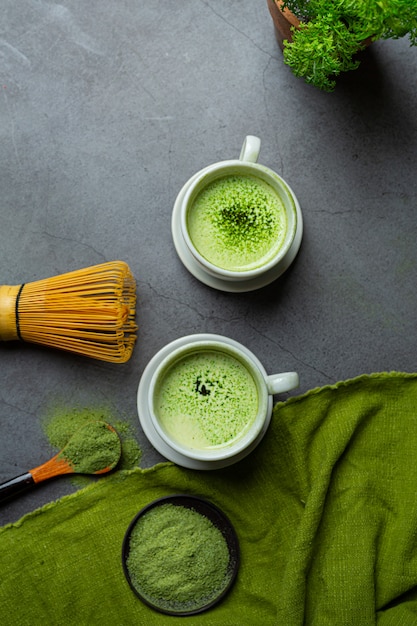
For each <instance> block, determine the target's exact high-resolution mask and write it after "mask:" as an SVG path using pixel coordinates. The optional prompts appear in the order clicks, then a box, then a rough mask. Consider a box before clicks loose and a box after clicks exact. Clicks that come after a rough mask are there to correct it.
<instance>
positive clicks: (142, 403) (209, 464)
mask: <svg viewBox="0 0 417 626" xmlns="http://www.w3.org/2000/svg"><path fill="white" fill-rule="evenodd" d="M193 339H195V340H196V341H198V340H200V341H206V340H217V339H221V341H223V342H226V343H228V344H229V345H232V346H235V347H237V348H239V349H240V350H241V349H242V345H241V344H240V343H238V342H236V341H234V340H233V339H230V338H229V337H223V336H220V335H214V334H198V335H193ZM189 343H190V336H186V337H180V338H179V339H176V340H175V341H172V342H171V343H169V344H167V345H166V346H165V347H164V348H162V349H161V350H160V351H159V352H157V353H156V354H155V356H154V357H153V358H152V359H151V360H150V361H149V363H148V365H147V366H146V367H145V370H144V372H143V374H142V377H141V379H140V382H139V387H138V394H137V406H138V414H139V421H140V424H141V426H142V429H143V432H144V433H145V435H146V437H147V438H148V440H149V441H150V443H151V444H152V445H153V447H154V448H155V449H156V450H158V452H159V453H160V454H162V456H164V457H165V458H167V459H168V460H169V461H172V462H173V463H176V464H177V465H181V466H182V467H186V468H188V469H199V470H213V469H220V468H222V467H228V466H229V465H233V464H234V463H237V462H238V461H240V460H241V459H243V458H244V457H246V456H247V455H248V454H249V453H250V452H252V450H254V449H255V448H256V446H257V445H258V444H259V443H260V441H261V440H262V439H263V437H264V435H265V433H266V431H267V430H268V426H269V424H270V421H271V416H272V404H273V398H272V396H269V398H268V418H267V419H266V420H265V423H264V425H263V427H262V430H261V431H260V433H259V435H258V436H257V437H256V439H255V440H254V441H253V442H252V443H251V445H250V446H248V447H247V448H245V450H242V451H241V452H240V453H239V454H236V455H235V456H233V457H230V458H227V459H221V460H218V461H199V460H197V459H192V458H189V457H187V456H184V455H183V454H181V453H180V452H177V451H176V450H174V449H173V448H171V447H170V446H169V445H168V444H167V443H166V441H164V439H162V437H161V436H160V435H159V433H158V432H157V431H156V429H155V427H154V425H153V423H152V420H151V416H150V413H149V404H148V390H149V386H150V381H151V378H152V376H153V373H154V371H155V370H156V368H157V367H158V365H159V364H160V363H161V361H162V360H163V359H164V358H165V357H166V356H167V355H168V354H169V353H170V352H171V351H172V350H174V349H176V348H179V347H181V346H183V345H186V344H189ZM245 349H246V348H245ZM251 356H252V358H253V359H254V360H255V361H256V363H257V365H258V367H259V369H260V370H261V372H262V373H264V374H265V377H266V376H267V374H266V371H265V369H264V367H263V366H262V364H261V362H260V361H259V360H258V359H257V357H256V356H255V355H254V354H252V353H251Z"/></svg>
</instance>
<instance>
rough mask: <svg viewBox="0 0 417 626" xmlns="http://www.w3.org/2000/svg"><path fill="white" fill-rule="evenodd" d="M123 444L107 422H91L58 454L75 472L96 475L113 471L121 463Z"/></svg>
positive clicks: (77, 432) (79, 430) (76, 433)
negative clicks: (106, 470)
mask: <svg viewBox="0 0 417 626" xmlns="http://www.w3.org/2000/svg"><path fill="white" fill-rule="evenodd" d="M121 447H122V446H121V442H120V439H119V435H118V434H117V432H116V431H115V430H113V429H111V428H109V425H108V424H107V422H101V421H96V420H95V421H90V422H87V423H86V424H85V425H84V426H83V427H82V428H79V429H78V430H77V431H76V432H75V434H74V435H73V436H72V437H71V438H70V440H69V441H68V443H67V444H66V446H65V447H64V448H63V450H61V452H60V453H59V454H58V459H62V460H64V461H67V462H68V464H69V465H70V466H71V467H72V468H73V470H74V472H76V473H79V474H94V473H95V472H99V471H102V470H105V469H113V468H114V467H116V465H117V463H118V462H119V459H120V455H121V451H122V450H121Z"/></svg>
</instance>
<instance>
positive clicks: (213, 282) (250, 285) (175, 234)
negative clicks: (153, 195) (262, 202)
mask: <svg viewBox="0 0 417 626" xmlns="http://www.w3.org/2000/svg"><path fill="white" fill-rule="evenodd" d="M206 169H209V168H204V169H202V170H200V171H199V172H197V173H196V174H194V176H192V177H191V178H190V179H189V180H188V181H187V182H186V183H185V185H184V186H183V188H182V189H181V191H180V192H179V194H178V196H177V198H176V200H175V204H174V209H173V211H172V219H171V230H172V238H173V241H174V246H175V249H176V251H177V254H178V256H179V257H180V259H181V261H182V262H183V264H184V265H185V267H186V268H187V270H188V271H189V272H190V273H191V274H192V275H193V276H194V277H195V278H197V279H198V280H199V281H201V282H202V283H204V284H205V285H208V286H209V287H213V288H214V289H219V290H220V291H229V292H234V293H242V292H245V291H254V290H255V289H261V287H266V285H269V284H270V283H272V282H273V281H274V280H276V279H277V278H279V277H280V276H281V275H282V274H283V273H284V272H285V271H286V270H287V269H288V268H289V266H290V265H291V263H292V262H293V261H294V259H295V257H296V256H297V253H298V250H299V248H300V245H301V240H302V237H303V216H302V212H301V208H300V205H299V203H298V200H297V198H296V197H295V195H294V192H293V191H292V189H291V188H290V187H289V186H288V183H287V182H286V183H285V184H286V186H287V187H288V189H289V191H290V192H291V194H292V196H293V200H294V204H295V207H296V212H297V227H296V231H295V235H294V239H293V242H292V244H291V247H290V249H289V250H288V252H287V254H286V255H285V256H284V258H283V259H282V260H281V261H280V262H279V263H277V265H275V267H273V268H271V269H270V270H269V271H268V272H265V274H262V275H260V276H257V277H256V278H252V279H251V280H242V281H229V280H222V279H220V278H216V277H215V276H212V275H211V274H209V273H208V272H205V271H204V270H203V268H202V267H201V266H200V265H198V264H197V262H196V261H195V259H194V257H193V255H192V254H191V252H190V251H189V249H188V247H187V245H186V243H185V241H184V237H183V235H182V232H181V220H180V210H181V204H182V199H183V197H184V195H185V194H186V192H187V189H188V187H189V186H190V185H191V184H192V183H193V182H194V180H195V179H196V178H197V176H200V175H201V174H202V173H203V172H204V171H205V170H206Z"/></svg>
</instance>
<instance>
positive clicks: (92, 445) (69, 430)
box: [42, 403, 141, 481]
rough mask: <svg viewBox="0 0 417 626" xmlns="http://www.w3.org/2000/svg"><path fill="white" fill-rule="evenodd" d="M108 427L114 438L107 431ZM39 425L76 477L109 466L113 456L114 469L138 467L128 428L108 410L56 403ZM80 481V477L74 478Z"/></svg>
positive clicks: (137, 451) (136, 449) (138, 453)
mask: <svg viewBox="0 0 417 626" xmlns="http://www.w3.org/2000/svg"><path fill="white" fill-rule="evenodd" d="M108 424H110V425H111V426H112V427H113V428H114V429H115V430H116V432H117V434H116V433H114V432H113V431H112V430H109V428H107V425H108ZM42 425H43V430H44V432H45V434H46V436H47V437H48V440H49V442H50V444H51V445H52V446H54V447H56V448H58V449H59V450H61V451H62V452H61V453H60V456H61V458H64V459H65V460H67V461H68V462H69V464H70V465H71V466H72V467H73V468H74V471H75V472H76V473H79V474H81V473H86V474H89V473H93V472H95V471H97V469H101V468H103V467H110V466H113V463H112V461H113V460H114V459H115V455H117V456H118V458H119V461H118V463H117V469H132V468H134V467H137V466H138V465H139V462H140V458H141V450H140V447H139V445H138V443H137V441H136V439H135V437H134V435H133V433H132V429H131V426H130V424H129V423H128V422H127V421H125V420H121V419H115V417H114V411H113V410H112V409H111V408H109V407H94V406H90V407H71V408H69V407H68V406H66V405H65V404H63V403H62V404H61V403H59V404H56V405H54V406H53V407H51V408H50V409H49V410H48V412H47V414H46V416H45V417H44V419H43V424H42ZM120 446H121V447H120ZM80 480H83V479H82V477H78V481H80ZM84 480H87V478H85V479H84Z"/></svg>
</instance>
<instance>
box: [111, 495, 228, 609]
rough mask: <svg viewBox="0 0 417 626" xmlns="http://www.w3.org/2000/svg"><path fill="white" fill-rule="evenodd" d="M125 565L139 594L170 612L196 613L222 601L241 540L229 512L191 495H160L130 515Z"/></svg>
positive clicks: (150, 603) (124, 551) (144, 599)
mask: <svg viewBox="0 0 417 626" xmlns="http://www.w3.org/2000/svg"><path fill="white" fill-rule="evenodd" d="M122 559H123V569H124V572H125V575H126V578H127V580H128V582H129V584H130V586H131V588H132V589H133V591H134V592H135V593H136V595H137V596H138V597H139V598H140V599H141V600H142V601H143V602H145V603H146V604H147V605H149V606H150V607H152V608H153V609H155V610H157V611H160V612H161V613H166V614H168V615H195V614H197V613H202V612H203V611H206V610H208V609H210V608H211V607H213V606H214V605H216V604H217V603H218V602H220V601H221V600H222V599H223V598H224V596H225V595H226V594H227V592H228V591H229V590H230V588H231V586H232V585H233V582H234V580H235V578H236V574H237V570H238V566H239V544H238V539H237V536H236V533H235V531H234V529H233V526H232V525H231V523H230V521H229V520H228V518H227V517H226V516H225V514H224V513H223V512H222V511H221V510H220V509H219V508H217V507H216V506H215V505H214V504H212V503H211V502H208V501H207V500H205V499H203V498H198V497H195V496H189V495H183V494H180V495H173V496H166V497H164V498H159V499H158V500H155V501H153V502H151V503H150V504H149V505H147V506H146V507H144V508H143V509H142V510H141V511H139V513H138V514H137V515H136V517H135V518H134V519H133V520H132V522H131V524H130V526H129V528H128V530H127V532H126V535H125V538H124V542H123V550H122Z"/></svg>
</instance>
